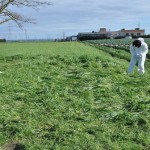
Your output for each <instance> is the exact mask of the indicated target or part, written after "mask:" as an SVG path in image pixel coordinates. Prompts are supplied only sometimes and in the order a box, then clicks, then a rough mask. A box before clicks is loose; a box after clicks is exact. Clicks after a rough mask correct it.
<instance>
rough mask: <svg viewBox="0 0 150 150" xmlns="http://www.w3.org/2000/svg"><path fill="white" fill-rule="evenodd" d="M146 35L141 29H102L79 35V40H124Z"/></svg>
mask: <svg viewBox="0 0 150 150" xmlns="http://www.w3.org/2000/svg"><path fill="white" fill-rule="evenodd" d="M143 35H145V30H144V29H140V28H135V29H127V30H126V29H121V30H118V31H110V30H107V29H106V28H100V30H99V31H98V32H94V31H92V32H81V33H78V36H77V37H78V39H79V40H90V39H103V38H121V37H122V38H123V37H131V38H132V37H139V36H143Z"/></svg>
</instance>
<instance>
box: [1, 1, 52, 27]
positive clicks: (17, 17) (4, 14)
mask: <svg viewBox="0 0 150 150" xmlns="http://www.w3.org/2000/svg"><path fill="white" fill-rule="evenodd" d="M47 5H51V3H50V2H48V0H0V24H3V23H5V22H8V21H10V20H12V21H14V22H15V23H16V24H17V25H18V26H19V28H22V25H23V23H34V20H33V19H32V18H29V17H26V16H24V15H22V14H20V13H17V12H13V11H11V10H10V9H9V8H8V7H9V6H14V7H15V6H16V7H30V8H32V9H39V7H41V6H47Z"/></svg>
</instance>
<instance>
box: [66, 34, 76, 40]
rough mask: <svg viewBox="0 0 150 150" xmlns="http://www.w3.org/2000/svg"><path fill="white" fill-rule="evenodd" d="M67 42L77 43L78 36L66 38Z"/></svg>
mask: <svg viewBox="0 0 150 150" xmlns="http://www.w3.org/2000/svg"><path fill="white" fill-rule="evenodd" d="M66 41H77V36H75V35H73V36H68V37H67V38H66Z"/></svg>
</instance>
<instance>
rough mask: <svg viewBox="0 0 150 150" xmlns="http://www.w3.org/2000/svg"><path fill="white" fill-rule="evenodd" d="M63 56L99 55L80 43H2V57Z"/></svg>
mask: <svg viewBox="0 0 150 150" xmlns="http://www.w3.org/2000/svg"><path fill="white" fill-rule="evenodd" d="M40 54H42V55H61V56H65V55H67V56H74V55H75V56H80V55H92V56H96V55H98V50H96V49H95V50H94V51H91V48H90V47H88V46H85V45H83V44H80V43H78V42H69V43H68V42H60V43H56V42H38V43H34V42H33V43H32V42H29V43H0V57H6V56H13V55H25V56H33V55H40Z"/></svg>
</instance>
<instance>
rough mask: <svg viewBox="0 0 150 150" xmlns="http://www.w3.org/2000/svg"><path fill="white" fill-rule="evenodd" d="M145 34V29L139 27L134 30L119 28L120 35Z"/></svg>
mask: <svg viewBox="0 0 150 150" xmlns="http://www.w3.org/2000/svg"><path fill="white" fill-rule="evenodd" d="M142 35H145V30H144V29H140V28H135V29H134V30H126V29H122V30H120V36H142Z"/></svg>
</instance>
